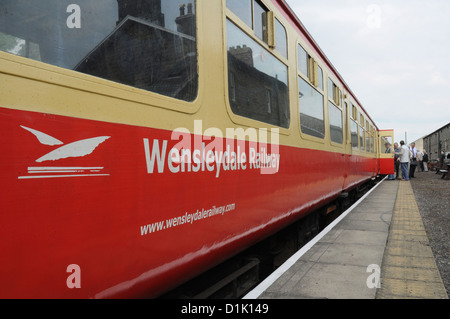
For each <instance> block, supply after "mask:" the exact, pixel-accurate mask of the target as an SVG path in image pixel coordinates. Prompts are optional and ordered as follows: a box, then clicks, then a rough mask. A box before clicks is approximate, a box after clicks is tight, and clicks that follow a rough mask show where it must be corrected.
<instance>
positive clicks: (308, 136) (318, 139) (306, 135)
mask: <svg viewBox="0 0 450 319" xmlns="http://www.w3.org/2000/svg"><path fill="white" fill-rule="evenodd" d="M297 79H298V80H297V81H298V84H297V86H298V96H299V98H298V116H299V125H298V129H299V132H300V136H301V137H302V139H304V140H310V141H313V142H317V143H321V144H325V140H326V136H327V128H326V115H325V114H326V106H325V97H324V95H323V93H322V92H320V91H319V90H317V88H315V87H314V85H312V84H311V83H310V82H309V81H307V80H306V79H305V78H304V77H303V76H302V75H301V74H298V75H297ZM300 81H303V82H304V83H305V84H306V85H308V86H310V87H311V89H312V90H314V91H315V92H316V93H317V94H318V95H320V96H321V97H322V99H321V101H322V119H321V120H322V122H323V137H319V136H316V135H312V134H309V133H307V132H304V131H303V129H302V122H303V120H302V117H304V116H305V114H306V113H302V104H301V102H300V98H301V92H300V83H301V82H300ZM302 114H303V115H302ZM306 115H307V114H306Z"/></svg>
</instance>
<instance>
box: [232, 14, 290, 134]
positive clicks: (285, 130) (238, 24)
mask: <svg viewBox="0 0 450 319" xmlns="http://www.w3.org/2000/svg"><path fill="white" fill-rule="evenodd" d="M228 23H229V24H231V25H233V26H234V27H235V28H236V29H237V30H239V31H240V32H242V34H243V35H245V36H246V37H247V38H248V40H249V41H253V42H254V44H255V45H258V46H260V47H261V49H263V50H264V52H266V57H265V60H266V59H267V58H268V57H271V58H273V59H274V60H275V61H278V63H279V64H280V65H283V66H284V67H285V68H286V86H287V99H288V102H287V119H288V125H287V126H281V125H275V124H272V123H269V122H266V121H262V120H260V119H256V118H252V117H248V116H246V115H242V114H239V113H235V112H234V111H233V107H232V103H231V101H230V98H229V96H230V87H229V80H230V76H229V72H230V70H229V59H228V43H229V42H228V36H229V34H228V32H229V31H228ZM224 30H225V38H224V39H226V41H225V43H226V45H225V46H224V50H225V51H224V58H225V62H224V63H225V64H224V65H225V72H224V75H225V78H224V80H225V93H226V95H228V97H227V98H226V108H227V112H228V115H229V117H230V119H231V121H232V122H233V123H235V124H238V125H243V126H247V127H266V128H276V129H279V133H280V134H283V135H290V134H291V132H290V129H291V125H292V112H291V108H290V102H289V99H290V94H289V90H290V79H289V65H288V63H286V62H285V60H286V59H282V58H280V57H281V54H280V53H278V52H276V51H275V50H272V49H270V48H269V46H268V45H267V43H265V42H263V41H261V39H259V38H258V37H256V36H255V35H254V32H253V30H250V29H249V28H248V26H246V25H244V23H242V21H240V19H239V18H238V17H236V16H235V14H234V13H233V12H232V11H231V10H229V9H228V8H226V10H225V19H224ZM235 78H236V75H235ZM261 89H264V97H266V96H267V94H266V90H267V86H262V87H261ZM265 106H266V110H269V105H268V104H267V103H265ZM273 111H274V109H273V105H272V104H271V105H270V112H267V114H272V113H273Z"/></svg>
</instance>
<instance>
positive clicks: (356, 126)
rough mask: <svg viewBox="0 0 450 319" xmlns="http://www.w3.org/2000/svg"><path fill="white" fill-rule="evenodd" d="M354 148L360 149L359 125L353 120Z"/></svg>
mask: <svg viewBox="0 0 450 319" xmlns="http://www.w3.org/2000/svg"><path fill="white" fill-rule="evenodd" d="M351 135H352V148H356V149H357V148H358V123H356V122H355V121H354V120H351Z"/></svg>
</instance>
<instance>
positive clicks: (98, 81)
mask: <svg viewBox="0 0 450 319" xmlns="http://www.w3.org/2000/svg"><path fill="white" fill-rule="evenodd" d="M194 2H195V24H196V42H197V43H196V55H197V77H198V84H197V94H196V97H195V98H194V99H193V100H191V101H186V100H182V99H178V98H175V97H170V96H168V95H163V94H160V93H157V92H152V91H149V90H146V89H143V88H139V87H135V86H133V85H129V84H124V83H120V82H117V81H113V80H109V79H106V78H102V77H98V76H95V75H89V74H86V73H82V72H78V71H75V70H72V69H69V68H65V67H60V66H57V65H55V64H51V63H47V62H42V61H38V60H35V59H30V58H28V57H23V56H20V55H16V54H13V53H8V52H5V51H1V50H0V60H2V61H4V62H5V63H6V65H8V64H10V65H11V66H12V65H16V64H20V65H22V67H21V68H20V69H18V70H16V71H14V74H16V75H17V76H21V77H26V78H29V79H31V80H37V81H45V82H47V83H49V84H52V85H56V86H58V87H67V88H71V89H74V90H79V91H85V92H89V93H93V94H97V95H103V96H108V97H112V98H116V99H119V100H125V101H130V102H133V103H138V104H142V105H146V106H149V107H153V108H159V109H164V110H169V111H176V112H180V113H184V114H195V113H197V112H198V111H199V110H200V108H201V104H200V103H199V101H200V100H201V99H202V96H203V95H204V92H205V89H204V81H203V80H202V79H201V78H202V74H203V73H204V61H203V58H202V56H204V49H203V48H202V46H203V39H202V38H201V34H202V33H203V30H204V23H203V14H202V10H197V6H198V2H197V0H194Z"/></svg>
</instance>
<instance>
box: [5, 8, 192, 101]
mask: <svg viewBox="0 0 450 319" xmlns="http://www.w3.org/2000/svg"><path fill="white" fill-rule="evenodd" d="M185 3H186V1H184V0H141V1H136V0H96V1H91V0H77V1H73V0H33V1H28V0H0V49H1V50H3V51H6V52H9V53H12V54H16V55H21V56H24V57H28V58H31V59H35V60H39V61H42V62H45V63H49V64H53V65H56V66H60V67H63V68H67V69H72V70H76V71H79V72H83V73H87V74H90V75H94V76H97V77H101V78H104V79H108V80H112V81H115V82H119V83H123V84H127V85H131V86H134V87H137V88H141V89H145V90H149V91H152V92H156V93H159V94H163V95H167V96H170V97H174V98H178V99H182V100H186V101H192V100H194V99H195V97H196V96H197V86H198V75H197V53H196V18H195V1H192V3H190V4H189V3H188V4H185Z"/></svg>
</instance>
